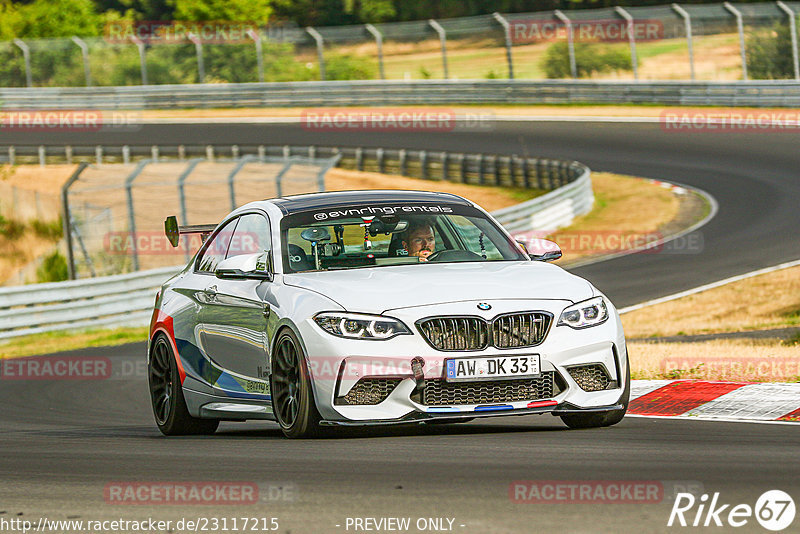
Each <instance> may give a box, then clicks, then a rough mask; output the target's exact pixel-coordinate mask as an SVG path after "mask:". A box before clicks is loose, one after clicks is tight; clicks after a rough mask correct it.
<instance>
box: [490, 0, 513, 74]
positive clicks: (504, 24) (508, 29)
mask: <svg viewBox="0 0 800 534" xmlns="http://www.w3.org/2000/svg"><path fill="white" fill-rule="evenodd" d="M492 16H493V17H494V20H496V21H497V22H499V23H500V25H501V26H502V27H503V33H504V34H505V38H506V61H508V79H509V80H513V79H514V60H513V59H512V57H511V44H512V43H511V25H510V24H509V23H508V20H506V18H505V17H504V16H503V15H501V14H500V13H498V12H497V11H495V12H494V13H492Z"/></svg>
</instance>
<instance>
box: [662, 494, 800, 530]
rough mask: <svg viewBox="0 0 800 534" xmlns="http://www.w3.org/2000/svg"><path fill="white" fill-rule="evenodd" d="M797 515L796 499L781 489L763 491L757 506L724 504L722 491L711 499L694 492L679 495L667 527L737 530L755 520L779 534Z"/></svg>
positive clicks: (706, 495)
mask: <svg viewBox="0 0 800 534" xmlns="http://www.w3.org/2000/svg"><path fill="white" fill-rule="evenodd" d="M794 516H795V505H794V500H793V499H792V498H791V497H790V496H789V494H788V493H786V492H784V491H781V490H770V491H767V492H764V493H763V494H762V495H761V496H760V497H759V498H758V500H757V501H756V504H755V506H750V505H749V504H736V505H733V504H729V503H724V502H723V501H722V499H721V498H720V494H719V492H716V493H714V494H713V495H712V496H711V497H710V498H709V495H708V494H706V493H704V494H703V495H701V496H700V497H695V496H694V495H692V494H691V493H679V494H678V496H677V497H676V498H675V502H674V503H673V505H672V512H670V514H669V521H668V522H667V526H668V527H671V526H673V525H675V526H681V527H686V526H692V527H721V526H731V527H734V528H738V527H743V526H745V525H747V524H749V523H750V522H751V520H752V519H753V518H755V520H756V521H757V522H758V524H760V525H761V526H762V527H764V528H765V529H767V530H771V531H773V532H778V531H781V530H784V529H786V528H787V527H789V525H791V524H792V522H793V521H794Z"/></svg>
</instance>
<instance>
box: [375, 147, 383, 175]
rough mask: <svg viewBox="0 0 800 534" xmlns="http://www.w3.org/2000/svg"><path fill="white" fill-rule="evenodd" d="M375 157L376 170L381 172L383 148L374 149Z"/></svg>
mask: <svg viewBox="0 0 800 534" xmlns="http://www.w3.org/2000/svg"><path fill="white" fill-rule="evenodd" d="M375 159H376V160H377V162H378V172H381V173H382V172H383V163H384V162H383V149H382V148H379V149H377V150H376V151H375Z"/></svg>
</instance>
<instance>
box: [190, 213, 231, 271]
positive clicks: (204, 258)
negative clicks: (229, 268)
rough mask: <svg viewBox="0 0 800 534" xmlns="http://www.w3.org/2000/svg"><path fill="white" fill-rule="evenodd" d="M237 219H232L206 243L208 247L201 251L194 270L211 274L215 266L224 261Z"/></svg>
mask: <svg viewBox="0 0 800 534" xmlns="http://www.w3.org/2000/svg"><path fill="white" fill-rule="evenodd" d="M237 222H239V219H233V220H232V221H229V222H228V224H226V225H225V226H223V227H222V230H220V231H219V232H218V233H217V234H216V235H215V236H214V237H213V238H212V239H211V241H210V242H209V243H208V246H207V247H206V248H205V249H204V250H203V252H202V254H201V255H200V257H199V258H198V259H197V263H196V266H197V267H196V269H197V271H199V272H203V273H213V272H214V271H216V270H217V264H219V262H221V261H222V260H224V259H225V256H226V254H228V247H229V246H230V244H231V238H232V237H233V230H234V229H235V228H236V223H237Z"/></svg>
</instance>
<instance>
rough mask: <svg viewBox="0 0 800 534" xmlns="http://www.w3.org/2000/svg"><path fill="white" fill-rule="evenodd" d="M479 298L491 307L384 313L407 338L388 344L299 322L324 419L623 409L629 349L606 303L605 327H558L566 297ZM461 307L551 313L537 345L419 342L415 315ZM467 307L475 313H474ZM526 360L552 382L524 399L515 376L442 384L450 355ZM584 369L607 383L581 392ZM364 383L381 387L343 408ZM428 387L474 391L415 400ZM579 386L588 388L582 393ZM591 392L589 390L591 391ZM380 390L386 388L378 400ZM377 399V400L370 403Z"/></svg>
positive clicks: (381, 420)
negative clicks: (456, 346)
mask: <svg viewBox="0 0 800 534" xmlns="http://www.w3.org/2000/svg"><path fill="white" fill-rule="evenodd" d="M482 302H488V303H489V304H491V307H492V309H491V310H489V311H486V312H481V311H479V310H478V309H477V307H476V304H477V302H476V303H472V302H459V303H452V304H445V305H436V306H425V307H419V308H406V309H400V310H390V311H388V312H386V313H385V314H386V315H388V316H391V317H395V318H397V319H400V320H402V321H403V322H404V323H405V324H406V325H408V326H409V327H410V328H411V329H412V331H413V333H412V334H411V335H402V336H397V337H395V338H393V339H390V340H386V341H371V340H350V339H342V338H338V337H335V336H332V335H330V334H328V333H327V332H324V331H322V330H321V329H320V328H319V327H318V326H317V325H316V324H315V323H314V322H313V321H312V320H309V321H307V322H305V323H303V324H301V325H298V326H299V329H300V333H301V337H302V339H303V341H304V344H305V349H306V354H307V355H308V363H309V371H310V374H311V377H312V383H313V387H314V394H315V400H316V403H317V407H318V409H319V411H320V414H321V415H322V418H323V420H324V421H325V423H326V424H335V425H364V424H397V423H413V422H417V421H426V420H433V419H462V418H474V417H492V416H500V415H531V414H542V413H553V414H554V415H563V414H566V413H573V412H575V411H609V410H615V409H619V408H620V407H621V405H620V404H619V402H620V399H621V396H622V393H623V388H624V385H625V382H626V380H628V366H627V350H626V346H625V337H624V333H623V330H622V324H621V322H620V320H619V315H618V314H617V312H616V310H615V309H614V307H613V306H612V305H611V304H610V303H608V306H609V314H610V316H609V319H608V320H607V321H606V322H604V323H603V324H601V325H598V326H594V327H590V328H585V329H580V330H575V329H572V328H570V327H568V326H556V322H557V320H558V317H559V316H560V314H561V311H563V309H564V308H565V307H567V306H568V305H570V304H571V302H569V301H553V300H548V301H544V300H541V301H531V300H525V301H521V300H503V301H500V300H498V301H482ZM464 309H469V310H470V315H484V316H485V317H486V318H487V319H491V318H492V317H494V316H497V315H499V314H503V313H508V312H513V311H519V310H526V311H530V310H537V311H539V310H541V311H547V312H549V313H551V314H552V315H553V316H554V319H553V324H551V326H550V328H549V331H548V332H547V335H546V337H545V339H544V341H543V342H542V343H541V344H539V345H537V346H534V347H528V348H516V349H497V348H493V347H489V348H487V349H485V350H479V351H468V352H466V351H465V352H448V351H439V350H436V349H434V348H432V347H431V346H430V345H428V344H427V343H426V342H425V340H424V338H423V336H422V334H421V333H420V332H419V331H418V330H417V329H416V328H415V327H414V326H413V325H414V324H415V322H416V321H417V320H419V319H420V318H422V317H430V316H439V315H441V316H445V315H453V314H458V313H459V311H460V312H461V314H463V310H464ZM472 310H476V311H477V313H472ZM531 354H538V355H539V356H540V361H541V372H542V375H541V376H549V377H550V380H551V381H552V385H553V388H552V390H550V391H548V390H547V388H539V389H536V391H535V392H533V390H531V393H530V394H529V395H527V396H526V395H525V394H521V393H519V391H520V390H519V388H517V389H515V388H514V387H511V389H509V387H510V386H511V384H512V383H515V382H517V379H498V380H495V381H492V384H494V385H496V386H497V388H483V389H481V387H480V386H479V385H480V382H459V383H446V382H445V381H444V375H445V365H446V363H445V361H446V360H447V359H450V358H456V359H457V358H466V357H470V358H474V357H482V356H498V355H502V356H515V355H531ZM414 358H421V359H422V360H423V361H424V366H423V370H424V386H422V387H420V378H421V377H420V376H417V377H416V378H415V376H414V372H413V370H412V366H411V361H412V359H414ZM586 366H591V369H592V372H594V373H596V374H597V373H598V372H599V373H601V374H603V375H605V376H604V383H601V384H600V386H603V385H605V387H603V388H602V389H596V388H597V385H596V384H594V386H593V387H589V386H587V384H590V385H592V381H591V379H587V376H589V375H591V373H589V374H587V372H585V371H586V369H587V367H586ZM598 370H599V371H598ZM534 378H535V377H532V378H526V379H523V380H531V379H534ZM590 378H591V377H590ZM368 379H372V380H371V381H372V382H374V383H375V384H379V385H380V387H381V388H383V390H382V393H380V394H378V396H377V398H376V397H375V396H374V395H372V396H371V395H369V394H368V390H367V389H364V392H365V394H364V395H361V397H362V398H364V399H366V401H363V400H362V401H359V400H357V399H356V403H347V402H343V398H344V397H346V396H347V394H348V393H350V392H351V391H353V388H355V387H362V386H363V384H362V386H357V384H359V381H362V380H363V381H365V382H366V381H368ZM381 380H384V381H391V383H392V386H391V387H390V388H387V387H386V383H385V382H384V383H381V382H380V381H381ZM579 382H580V384H579ZM431 384H435V385H437V386H438V387H439V389H442V390H445V389H448V388H449V389H450V390H452V389H453V388H461V387H464V388H467V387H471V388H472V389H473V390H475V391H477V393H474V394H473V395H472V397H470V395H469V394H460V393H459V394H456V395H453V397H454V398H453V399H452V400H453V401H454V402H447V399H446V398H445V400H444V401H442V400H441V399H439V400H437V401H436V402H435V404H434V405H432V404H431V403H430V402H426V401H425V395H424V394H423V392H424V388H425V387H428V386H429V385H431ZM517 385H519V384H517ZM581 385H583V386H584V387H581ZM375 387H378V386H377V385H376V386H375ZM515 387H516V386H515ZM519 387H524V386H522V385H519ZM531 387H532V386H531ZM587 387H588V389H589V391H587V390H586V389H585V388H587ZM498 388H499V390H500V391H501V393H499V394H498V393H497V391H496V390H497V389H498ZM593 388H594V389H596V390H592V389H593ZM386 389H390V391H389V392H388V394H386V395H383V392H385V390H386ZM487 389H488V390H489V392H488V393H487ZM505 390H508V391H515V393H514V394H513V395H510V396H509V397H508V398H504V397H503V393H502V391H505ZM351 396H352V395H351ZM357 397H358V396H357ZM376 400H378V401H379V402H375V401H376ZM359 402H363V403H359Z"/></svg>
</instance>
